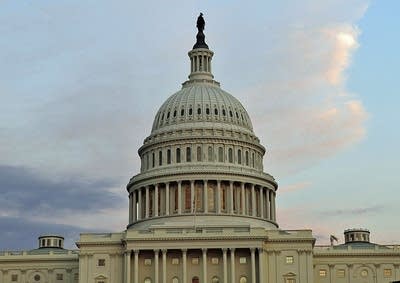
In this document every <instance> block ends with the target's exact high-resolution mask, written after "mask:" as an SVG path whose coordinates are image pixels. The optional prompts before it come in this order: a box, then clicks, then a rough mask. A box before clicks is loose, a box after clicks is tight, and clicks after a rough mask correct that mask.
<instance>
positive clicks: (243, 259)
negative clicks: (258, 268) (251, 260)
mask: <svg viewBox="0 0 400 283" xmlns="http://www.w3.org/2000/svg"><path fill="white" fill-rule="evenodd" d="M239 263H240V264H246V263H247V258H246V257H240V258H239Z"/></svg>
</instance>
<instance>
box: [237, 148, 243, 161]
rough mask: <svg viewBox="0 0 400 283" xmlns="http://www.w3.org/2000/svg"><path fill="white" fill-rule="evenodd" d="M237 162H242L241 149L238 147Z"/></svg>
mask: <svg viewBox="0 0 400 283" xmlns="http://www.w3.org/2000/svg"><path fill="white" fill-rule="evenodd" d="M237 159H238V164H242V151H241V150H240V149H238V157H237Z"/></svg>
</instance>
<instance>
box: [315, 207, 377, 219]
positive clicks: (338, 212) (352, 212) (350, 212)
mask: <svg viewBox="0 0 400 283" xmlns="http://www.w3.org/2000/svg"><path fill="white" fill-rule="evenodd" d="M383 210H384V206H382V205H374V206H369V207H357V208H349V209H334V210H327V211H321V212H320V213H319V214H320V215H321V216H328V217H343V216H346V217H350V216H363V215H372V214H377V213H380V212H382V211H383Z"/></svg>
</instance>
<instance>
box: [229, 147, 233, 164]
mask: <svg viewBox="0 0 400 283" xmlns="http://www.w3.org/2000/svg"><path fill="white" fill-rule="evenodd" d="M228 160H229V163H233V150H232V148H229V149H228Z"/></svg>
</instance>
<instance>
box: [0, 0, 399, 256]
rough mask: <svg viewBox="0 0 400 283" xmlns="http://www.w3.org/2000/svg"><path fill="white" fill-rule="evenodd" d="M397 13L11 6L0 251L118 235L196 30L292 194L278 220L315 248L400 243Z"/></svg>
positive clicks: (194, 5)
mask: <svg viewBox="0 0 400 283" xmlns="http://www.w3.org/2000/svg"><path fill="white" fill-rule="evenodd" d="M399 6H400V3H399V2H398V1H379V2H378V1H362V0H355V1H344V0H335V1H329V0H328V1H317V0H314V1H313V0H308V1H279V2H277V1H271V2H270V3H269V1H253V2H251V5H250V4H247V5H244V4H243V2H242V1H218V2H216V1H184V2H178V1H169V2H168V3H166V2H164V1H147V2H146V3H142V2H135V1H112V2H110V1H56V2H54V1H49V0H48V1H44V0H43V1H11V0H8V1H1V2H0V31H1V34H2V37H1V38H0V62H1V65H0V66H1V67H0V96H1V98H2V103H1V104H0V181H1V182H0V192H1V193H2V198H1V199H0V204H1V205H0V239H1V243H0V249H15V248H33V247H35V246H36V243H35V241H36V237H37V236H38V234H40V233H61V234H63V235H65V236H66V238H67V245H69V246H70V247H72V246H73V242H74V241H75V240H77V237H78V234H79V232H86V231H120V230H123V229H124V228H125V225H126V223H127V217H128V210H127V195H126V190H125V185H126V183H127V182H128V180H129V178H130V177H131V176H132V175H134V174H136V173H137V172H138V169H139V160H138V156H137V149H138V148H139V146H140V145H141V143H142V141H143V139H144V138H145V137H146V136H147V135H148V134H149V133H150V129H151V124H152V120H153V117H154V115H155V113H156V111H157V109H158V107H159V106H160V105H161V104H162V102H163V101H164V100H165V99H167V98H168V97H169V96H170V95H171V94H173V93H174V92H175V91H177V90H179V88H180V83H182V82H183V81H185V79H186V77H187V75H188V70H189V63H188V57H187V52H188V51H189V50H190V49H191V47H192V46H193V43H194V40H195V33H196V28H195V20H196V17H197V16H198V13H199V12H200V11H201V12H203V13H204V14H205V19H206V30H205V33H206V40H207V43H208V44H209V46H210V48H211V49H212V50H213V51H214V52H215V56H214V60H213V73H214V76H215V78H216V80H218V81H220V82H221V84H222V88H223V89H225V90H226V91H228V92H230V93H232V94H233V95H234V96H236V97H237V98H238V99H239V100H240V101H241V102H242V103H243V104H244V106H245V107H246V109H247V110H248V112H249V114H250V117H251V118H252V121H253V125H254V129H255V131H256V134H257V135H258V136H259V137H260V139H261V142H262V143H263V144H264V145H265V146H266V147H267V155H266V157H265V161H264V165H265V166H264V167H265V171H267V172H269V173H271V174H272V175H274V176H275V178H276V179H277V181H278V182H279V184H280V188H279V193H278V201H277V207H278V221H279V224H280V226H281V228H284V229H302V228H311V229H313V230H314V235H315V236H316V237H317V239H318V242H317V243H319V244H324V243H327V240H328V238H329V235H330V234H335V235H336V236H341V235H342V232H343V230H344V229H346V228H351V227H360V226H361V227H365V228H369V229H370V230H371V232H372V240H373V241H375V242H381V243H399V240H398V239H399V237H400V226H399V225H398V221H397V215H398V212H397V203H398V202H399V199H400V193H399V190H398V188H399V183H400V182H399V181H400V177H399V174H398V173H397V171H398V169H400V168H399V165H398V162H397V158H398V157H399V156H400V154H399V149H398V146H397V145H398V144H399V141H400V138H399V135H400V134H399V131H398V130H397V128H398V124H399V122H400V121H399V120H400V119H399V115H398V114H397V111H396V110H397V109H396V108H397V105H399V102H400V98H399V96H398V95H397V93H396V91H395V89H396V86H397V83H398V82H397V80H398V79H397V78H398V71H397V68H398V66H399V65H400V64H399V63H400V62H399V61H400V59H399V55H398V50H399V47H400V37H399V31H398V27H399V26H400V25H399V21H400V20H399V19H398V17H397V16H396V15H395V12H396V11H398V10H399V8H400V7H399Z"/></svg>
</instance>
